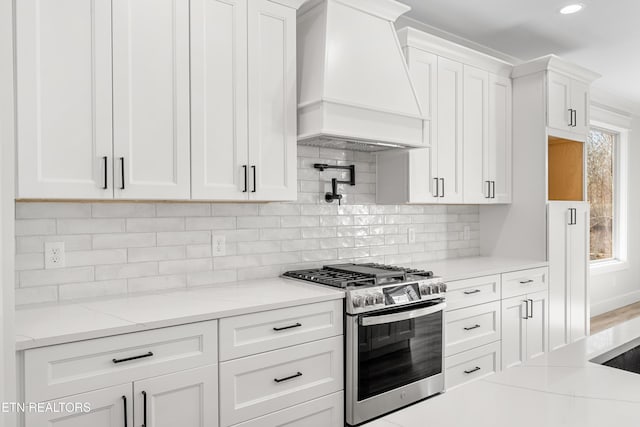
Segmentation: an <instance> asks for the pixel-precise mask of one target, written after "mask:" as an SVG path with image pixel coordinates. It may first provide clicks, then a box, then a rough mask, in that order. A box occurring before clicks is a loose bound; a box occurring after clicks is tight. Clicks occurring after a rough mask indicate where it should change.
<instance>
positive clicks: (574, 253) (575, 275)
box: [567, 202, 590, 342]
mask: <svg viewBox="0 0 640 427" xmlns="http://www.w3.org/2000/svg"><path fill="white" fill-rule="evenodd" d="M573 208H574V209H575V213H574V221H573V222H574V224H573V225H571V226H569V227H570V228H571V241H570V246H569V248H568V249H569V250H568V256H567V258H568V261H569V265H568V270H569V279H570V281H569V291H570V292H569V294H570V296H571V299H570V302H569V306H570V310H569V313H570V320H569V329H570V337H571V342H574V341H577V340H579V339H581V338H584V337H586V336H587V335H589V329H590V313H589V271H588V268H589V204H588V203H586V202H585V203H574V204H573Z"/></svg>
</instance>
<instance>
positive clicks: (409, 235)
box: [407, 227, 416, 243]
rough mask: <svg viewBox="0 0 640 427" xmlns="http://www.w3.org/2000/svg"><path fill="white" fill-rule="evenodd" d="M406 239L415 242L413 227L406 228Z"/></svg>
mask: <svg viewBox="0 0 640 427" xmlns="http://www.w3.org/2000/svg"><path fill="white" fill-rule="evenodd" d="M407 240H408V241H409V243H415V242H416V229H415V228H413V227H409V228H408V229H407Z"/></svg>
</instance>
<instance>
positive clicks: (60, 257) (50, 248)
mask: <svg viewBox="0 0 640 427" xmlns="http://www.w3.org/2000/svg"><path fill="white" fill-rule="evenodd" d="M66 263H67V260H66V256H65V251H64V242H45V244H44V268H45V269H47V270H49V269H52V268H64V267H65V265H66Z"/></svg>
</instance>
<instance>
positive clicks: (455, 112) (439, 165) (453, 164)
mask: <svg viewBox="0 0 640 427" xmlns="http://www.w3.org/2000/svg"><path fill="white" fill-rule="evenodd" d="M437 87H438V103H437V106H438V107H437V108H438V124H437V126H438V130H437V135H438V142H437V144H434V154H433V158H434V159H435V162H436V167H435V168H434V169H436V170H435V172H434V175H435V177H436V178H437V184H436V192H437V193H438V198H439V199H440V202H444V203H461V202H462V141H463V139H462V138H463V131H462V129H463V128H462V124H463V123H462V110H463V96H462V91H463V65H462V64H461V63H459V62H456V61H451V60H448V59H445V58H438V86H437ZM434 182H435V179H434Z"/></svg>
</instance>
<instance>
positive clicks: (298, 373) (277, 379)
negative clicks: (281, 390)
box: [273, 372, 302, 383]
mask: <svg viewBox="0 0 640 427" xmlns="http://www.w3.org/2000/svg"><path fill="white" fill-rule="evenodd" d="M301 376H302V372H296V373H295V374H293V375H289V376H288V377H284V378H274V379H273V380H274V381H275V382H277V383H281V382H283V381H287V380H292V379H294V378H298V377H301Z"/></svg>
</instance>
